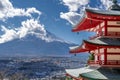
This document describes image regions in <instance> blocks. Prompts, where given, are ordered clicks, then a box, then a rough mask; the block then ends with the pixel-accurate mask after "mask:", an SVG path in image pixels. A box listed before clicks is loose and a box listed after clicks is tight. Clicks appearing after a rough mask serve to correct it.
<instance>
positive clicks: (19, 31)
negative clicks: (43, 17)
mask: <svg viewBox="0 0 120 80" xmlns="http://www.w3.org/2000/svg"><path fill="white" fill-rule="evenodd" d="M1 28H2V29H1V31H3V32H4V34H3V35H1V37H0V43H4V42H7V41H11V40H14V39H17V38H24V37H25V36H26V35H28V34H33V35H36V36H39V37H40V38H41V39H43V40H47V38H46V34H47V33H46V30H45V28H44V25H42V24H40V23H39V21H38V20H34V19H29V20H26V21H23V22H21V26H20V27H19V28H14V29H8V28H6V27H5V26H1Z"/></svg>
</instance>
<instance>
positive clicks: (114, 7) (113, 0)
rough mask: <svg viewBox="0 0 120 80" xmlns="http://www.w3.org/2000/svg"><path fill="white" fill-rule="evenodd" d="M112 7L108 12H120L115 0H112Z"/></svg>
mask: <svg viewBox="0 0 120 80" xmlns="http://www.w3.org/2000/svg"><path fill="white" fill-rule="evenodd" d="M112 2H113V5H112V6H110V7H109V10H116V11H120V6H119V5H118V4H117V2H118V1H117V0H112Z"/></svg>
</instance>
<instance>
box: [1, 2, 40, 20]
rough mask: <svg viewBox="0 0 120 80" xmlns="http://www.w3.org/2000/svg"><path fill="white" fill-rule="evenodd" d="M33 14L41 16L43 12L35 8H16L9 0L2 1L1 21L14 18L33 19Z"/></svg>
mask: <svg viewBox="0 0 120 80" xmlns="http://www.w3.org/2000/svg"><path fill="white" fill-rule="evenodd" d="M31 13H37V14H38V15H40V14H41V12H40V11H38V10H37V9H36V8H34V7H33V8H27V9H22V8H21V9H20V8H14V7H13V5H12V3H11V2H10V1H9V0H0V20H5V19H7V18H10V17H14V16H28V17H31Z"/></svg>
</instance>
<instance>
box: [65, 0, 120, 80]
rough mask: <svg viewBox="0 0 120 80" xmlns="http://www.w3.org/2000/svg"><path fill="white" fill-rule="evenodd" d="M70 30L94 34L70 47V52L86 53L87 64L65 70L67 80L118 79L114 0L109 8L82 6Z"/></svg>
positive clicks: (119, 34)
mask: <svg viewBox="0 0 120 80" xmlns="http://www.w3.org/2000/svg"><path fill="white" fill-rule="evenodd" d="M72 31H73V32H79V31H91V32H96V35H95V36H93V37H91V38H90V39H89V40H84V41H83V43H82V45H80V46H78V47H74V48H71V49H70V53H71V54H78V53H81V52H89V53H90V58H89V60H88V66H87V67H84V68H79V69H66V73H67V74H66V76H67V78H66V79H67V80H120V6H119V5H118V4H117V0H113V5H112V6H111V7H110V8H109V10H94V9H85V15H84V16H83V18H82V19H81V21H80V22H79V24H78V25H77V26H75V27H74V28H73V29H72Z"/></svg>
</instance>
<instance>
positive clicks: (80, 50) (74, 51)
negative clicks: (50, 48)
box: [70, 44, 89, 53]
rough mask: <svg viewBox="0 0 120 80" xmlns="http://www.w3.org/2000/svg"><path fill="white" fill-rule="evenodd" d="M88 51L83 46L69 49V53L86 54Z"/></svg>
mask: <svg viewBox="0 0 120 80" xmlns="http://www.w3.org/2000/svg"><path fill="white" fill-rule="evenodd" d="M87 51H89V50H88V49H86V48H85V47H84V44H82V45H81V46H75V47H70V53H80V52H87Z"/></svg>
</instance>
